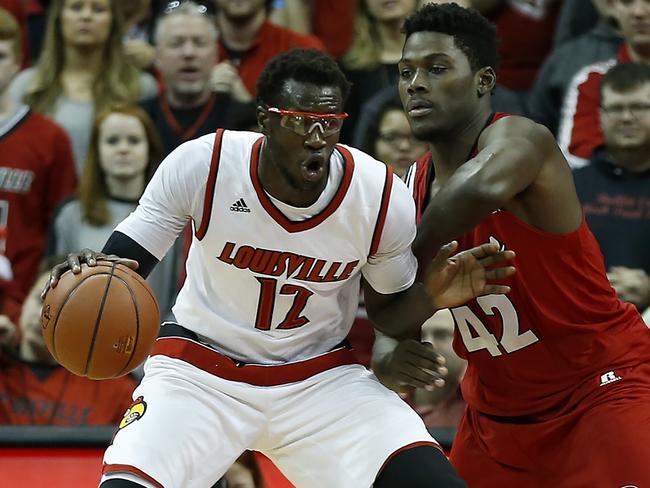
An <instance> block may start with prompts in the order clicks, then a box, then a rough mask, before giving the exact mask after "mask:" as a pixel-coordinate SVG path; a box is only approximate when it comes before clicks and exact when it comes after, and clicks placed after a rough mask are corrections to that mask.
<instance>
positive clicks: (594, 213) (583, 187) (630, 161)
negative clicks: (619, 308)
mask: <svg viewBox="0 0 650 488" xmlns="http://www.w3.org/2000/svg"><path fill="white" fill-rule="evenodd" d="M600 97H601V108H600V126H601V128H602V131H603V136H604V144H603V145H602V146H601V147H599V148H598V149H597V150H596V151H595V153H594V157H593V158H592V159H591V164H589V165H588V166H586V167H584V168H579V169H577V170H576V171H575V172H574V178H575V182H576V189H577V190H578V196H579V197H580V201H581V202H582V206H583V209H584V211H585V216H586V218H587V221H588V222H589V227H590V228H591V230H592V231H593V233H594V234H595V236H596V238H597V239H598V243H599V244H600V248H601V250H602V251H603V257H604V258H605V265H606V266H607V274H608V276H609V279H610V283H611V284H612V286H613V287H614V288H615V289H616V291H617V293H618V295H619V296H620V297H621V299H622V300H624V301H626V302H631V303H634V304H635V305H636V306H637V308H638V309H639V311H643V310H644V309H646V308H647V307H648V306H649V305H650V252H648V250H649V249H650V65H645V64H640V63H629V64H620V65H617V66H615V67H614V68H612V69H611V70H610V71H609V72H607V74H606V75H605V76H604V77H603V79H602V82H601V87H600Z"/></svg>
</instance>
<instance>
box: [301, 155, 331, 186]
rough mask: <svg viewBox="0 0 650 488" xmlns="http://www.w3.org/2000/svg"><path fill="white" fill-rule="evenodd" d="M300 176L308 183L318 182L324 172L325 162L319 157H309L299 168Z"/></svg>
mask: <svg viewBox="0 0 650 488" xmlns="http://www.w3.org/2000/svg"><path fill="white" fill-rule="evenodd" d="M301 169H302V175H303V177H304V178H305V179H306V180H308V181H318V180H320V179H321V177H322V176H323V172H324V171H325V160H324V159H323V157H321V156H311V157H310V158H309V159H307V161H305V162H304V163H303V165H302V166H301Z"/></svg>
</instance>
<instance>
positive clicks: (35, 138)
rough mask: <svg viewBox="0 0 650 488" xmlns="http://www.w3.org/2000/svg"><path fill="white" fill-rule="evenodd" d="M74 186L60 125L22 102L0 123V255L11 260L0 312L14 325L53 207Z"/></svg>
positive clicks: (1, 282)
mask: <svg viewBox="0 0 650 488" xmlns="http://www.w3.org/2000/svg"><path fill="white" fill-rule="evenodd" d="M75 186H76V172H75V167H74V161H73V159H72V149H71V147H70V141H69V140H68V136H67V135H66V134H65V132H64V131H63V129H61V128H60V127H59V126H57V125H55V124H54V123H53V122H51V121H50V120H49V119H46V118H45V117H43V116H42V115H39V114H36V113H32V112H30V111H29V109H28V108H27V107H25V106H23V107H20V108H19V109H18V110H17V111H16V112H15V113H14V115H12V116H10V117H9V118H8V119H5V120H3V121H0V228H1V229H2V236H1V238H0V247H3V249H1V250H2V252H1V253H0V254H2V255H3V256H4V257H5V258H6V259H7V260H8V261H9V264H10V268H9V271H10V274H5V276H3V277H0V313H2V314H5V315H8V316H9V317H10V318H11V320H12V321H13V322H14V323H17V319H18V316H19V313H20V306H21V304H22V301H23V299H24V298H25V296H26V295H27V293H28V291H29V289H30V287H31V286H32V283H33V282H34V280H35V279H36V275H37V273H38V266H39V263H40V261H41V259H42V257H43V253H44V251H45V247H46V242H47V232H48V227H49V223H50V219H51V217H52V214H53V212H54V209H55V208H56V207H57V206H58V205H59V203H60V202H61V201H62V200H63V199H65V198H66V197H68V196H69V195H71V194H72V192H73V191H74V189H75Z"/></svg>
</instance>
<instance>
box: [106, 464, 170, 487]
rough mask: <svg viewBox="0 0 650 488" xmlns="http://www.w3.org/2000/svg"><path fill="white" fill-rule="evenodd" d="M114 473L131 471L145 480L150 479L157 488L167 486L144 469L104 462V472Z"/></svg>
mask: <svg viewBox="0 0 650 488" xmlns="http://www.w3.org/2000/svg"><path fill="white" fill-rule="evenodd" d="M112 473H130V474H134V475H136V476H138V477H140V478H142V479H143V480H146V481H148V482H149V483H151V484H152V485H154V486H155V487H156V488H165V487H164V486H163V485H162V483H159V482H158V481H156V480H155V479H153V478H152V477H151V476H149V475H148V474H147V473H145V472H144V471H142V470H140V469H138V468H135V467H133V466H129V465H128V464H104V467H103V468H102V474H112Z"/></svg>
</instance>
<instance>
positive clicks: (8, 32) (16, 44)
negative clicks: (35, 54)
mask: <svg viewBox="0 0 650 488" xmlns="http://www.w3.org/2000/svg"><path fill="white" fill-rule="evenodd" d="M0 41H12V51H13V53H14V56H15V57H16V62H17V63H20V58H21V47H20V43H21V33H20V27H19V26H18V22H17V21H16V19H14V16H13V15H11V14H10V13H9V11H8V10H5V9H4V8H2V7H0Z"/></svg>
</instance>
